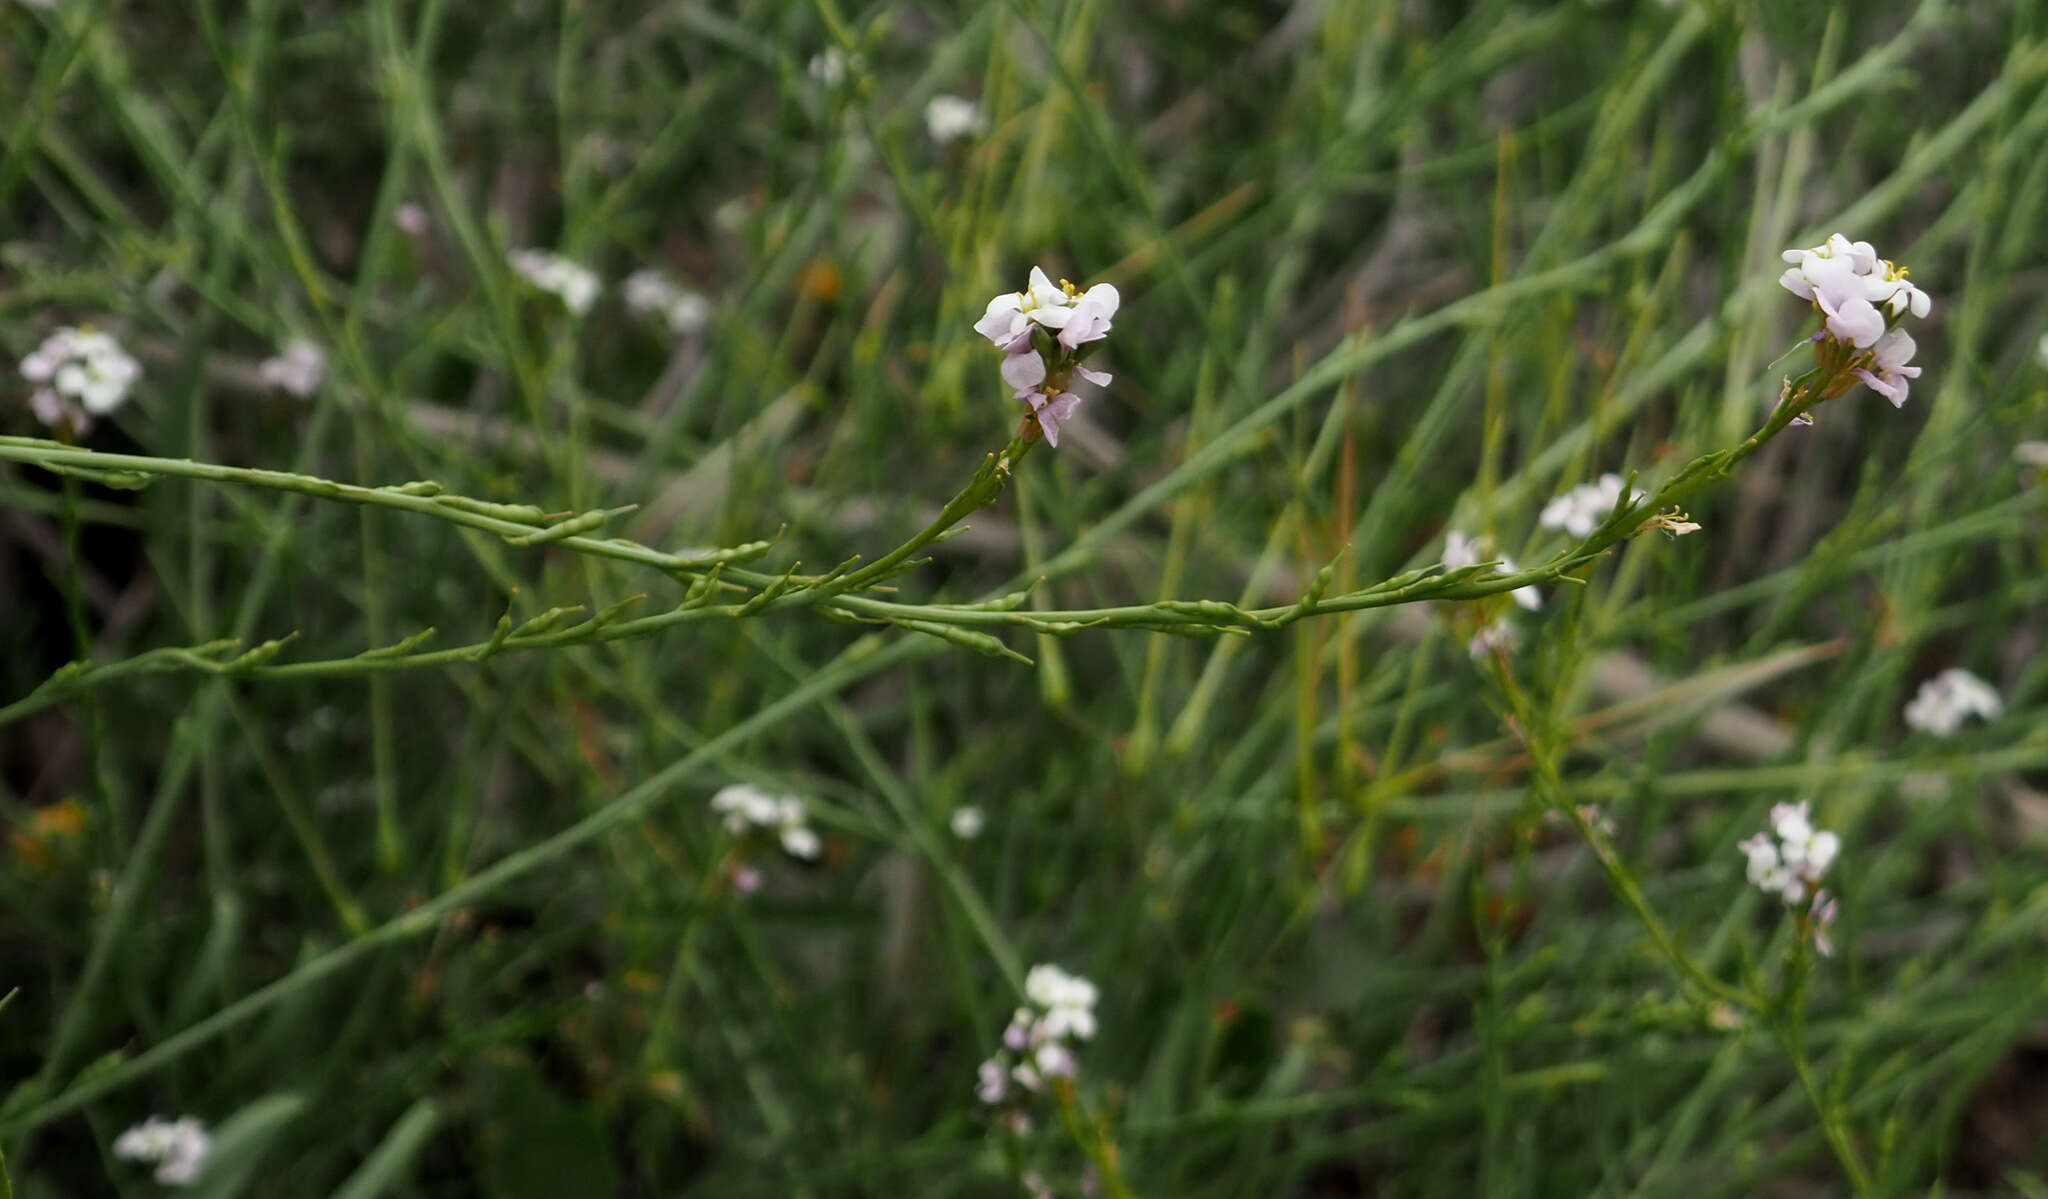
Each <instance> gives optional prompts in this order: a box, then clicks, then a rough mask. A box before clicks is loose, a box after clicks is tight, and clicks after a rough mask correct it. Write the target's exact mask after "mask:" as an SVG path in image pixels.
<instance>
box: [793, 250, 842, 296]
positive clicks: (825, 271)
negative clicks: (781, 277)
mask: <svg viewBox="0 0 2048 1199" xmlns="http://www.w3.org/2000/svg"><path fill="white" fill-rule="evenodd" d="M839 288H840V279H839V268H838V267H836V266H834V265H833V264H832V263H831V261H830V260H828V259H824V258H820V259H817V260H815V261H813V262H812V263H811V264H810V265H809V266H807V267H805V268H804V270H803V273H802V274H801V275H798V276H797V278H796V290H797V294H798V295H800V296H802V297H803V298H804V299H806V300H816V301H817V302H818V303H820V304H830V303H833V302H834V301H836V300H838V299H839Z"/></svg>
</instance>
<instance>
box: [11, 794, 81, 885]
mask: <svg viewBox="0 0 2048 1199" xmlns="http://www.w3.org/2000/svg"><path fill="white" fill-rule="evenodd" d="M84 832H85V808H84V806H83V805H81V804H80V803H79V802H78V801H77V800H75V799H63V800H59V801H57V802H56V803H53V804H50V805H49V806H47V807H42V808H37V809H36V810H35V812H34V813H32V814H31V815H30V816H29V818H28V819H27V820H25V821H23V822H22V823H21V826H20V827H19V828H16V829H15V830H14V831H13V832H11V833H9V834H8V836H7V844H8V846H9V847H10V848H12V849H13V850H14V856H15V857H18V858H20V859H21V860H22V861H23V862H26V863H27V864H28V865H30V866H33V867H34V868H36V869H37V870H48V869H50V868H51V867H52V866H54V865H56V863H57V855H58V854H59V853H61V852H63V851H64V849H65V848H66V843H68V842H74V841H76V840H78V838H79V836H80V835H81V834H83V833H84Z"/></svg>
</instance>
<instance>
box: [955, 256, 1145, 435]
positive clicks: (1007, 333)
mask: <svg viewBox="0 0 2048 1199" xmlns="http://www.w3.org/2000/svg"><path fill="white" fill-rule="evenodd" d="M1120 302H1121V297H1120V296H1118V295H1117V290H1116V288H1114V287H1112V286H1110V285H1109V284H1107V283H1098V284H1096V285H1095V286H1093V287H1091V288H1089V289H1088V290H1087V291H1085V292H1084V291H1080V290H1079V289H1077V288H1076V287H1075V286H1074V285H1073V284H1071V283H1069V282H1067V281H1066V280H1064V279H1062V280H1060V282H1059V284H1058V285H1057V286H1055V285H1054V284H1053V281H1052V280H1051V279H1048V278H1047V277H1046V274H1045V272H1044V271H1042V270H1040V269H1038V268H1037V267H1035V266H1034V267H1032V268H1031V281H1030V285H1029V286H1028V287H1026V288H1025V289H1024V290H1023V291H1016V292H1008V293H1006V294H1004V295H1000V296H997V297H996V298H995V299H993V300H990V301H989V302H988V309H987V311H985V312H983V313H982V315H981V319H980V320H978V321H976V322H974V331H975V332H976V333H979V334H981V335H982V336H983V337H986V338H988V340H989V343H990V344H992V345H994V346H995V347H996V348H997V349H999V350H1001V351H1002V352H1003V354H1004V358H1003V381H1004V382H1005V383H1008V384H1009V385H1010V389H1011V392H1012V394H1013V395H1014V396H1015V397H1016V398H1017V399H1019V400H1022V401H1023V402H1024V404H1025V406H1026V407H1028V408H1029V409H1030V410H1031V415H1032V417H1033V418H1035V423H1036V425H1037V427H1038V429H1039V430H1040V431H1041V432H1043V433H1044V434H1045V440H1046V441H1047V443H1049V444H1051V445H1054V446H1057V445H1059V443H1060V427H1061V426H1062V425H1064V424H1066V422H1067V421H1068V420H1070V419H1072V417H1073V415H1074V410H1075V409H1076V408H1079V407H1080V406H1081V397H1080V396H1077V395H1075V394H1074V393H1073V392H1071V391H1069V390H1068V386H1069V384H1070V383H1071V382H1072V380H1073V378H1074V377H1075V376H1077V375H1078V376H1079V377H1081V378H1083V379H1086V380H1087V381H1088V382H1090V383H1093V384H1095V385H1096V386H1097V387H1107V386H1109V382H1110V376H1109V375H1107V374H1105V373H1104V372H1102V371H1098V370H1090V369H1089V368H1088V367H1086V366H1083V365H1082V360H1083V359H1085V358H1087V357H1088V355H1090V354H1091V353H1093V352H1094V350H1095V346H1096V343H1097V342H1100V341H1101V340H1102V339H1103V338H1105V337H1107V336H1109V330H1110V327H1111V325H1110V322H1111V318H1113V317H1115V316H1116V310H1117V305H1118V304H1119V303H1120Z"/></svg>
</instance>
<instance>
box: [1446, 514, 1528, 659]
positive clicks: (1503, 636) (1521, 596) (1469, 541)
mask: <svg viewBox="0 0 2048 1199" xmlns="http://www.w3.org/2000/svg"><path fill="white" fill-rule="evenodd" d="M1497 560H1498V562H1499V565H1498V566H1496V567H1495V568H1494V570H1495V572H1496V573H1498V574H1504V575H1511V574H1513V573H1515V569H1516V568H1515V563H1514V560H1513V559H1511V558H1508V557H1506V556H1500V557H1498V558H1497ZM1483 561H1485V557H1484V556H1483V554H1482V546H1481V543H1480V542H1479V540H1478V539H1477V538H1473V537H1467V536H1466V535H1465V534H1463V533H1461V532H1459V531H1458V530H1456V529H1452V530H1451V531H1450V532H1448V533H1446V534H1444V558H1443V563H1444V569H1446V570H1458V569H1461V568H1463V567H1467V566H1477V565H1479V564H1480V563H1481V562H1483ZM1509 594H1511V595H1512V596H1513V597H1514V600H1515V603H1517V604H1519V605H1521V606H1522V607H1523V608H1525V609H1527V610H1529V611H1531V612H1535V611H1538V610H1540V609H1541V608H1542V607H1543V592H1541V591H1539V590H1538V589H1536V588H1535V587H1517V588H1515V589H1514V591H1512V592H1510V593H1509ZM1514 647H1515V626H1514V625H1513V624H1511V623H1510V622H1509V621H1508V618H1507V617H1506V616H1505V615H1503V616H1498V617H1496V618H1495V619H1493V620H1491V621H1489V622H1488V623H1487V624H1485V625H1484V626H1482V627H1481V628H1480V629H1479V631H1478V632H1476V633H1474V634H1473V635H1472V639H1471V640H1470V641H1468V642H1467V643H1466V649H1467V650H1469V651H1470V652H1471V654H1472V656H1473V657H1475V658H1483V657H1485V656H1486V655H1487V654H1490V653H1493V652H1495V651H1496V650H1498V651H1501V652H1503V653H1504V652H1506V651H1508V650H1512V649H1513V648H1514Z"/></svg>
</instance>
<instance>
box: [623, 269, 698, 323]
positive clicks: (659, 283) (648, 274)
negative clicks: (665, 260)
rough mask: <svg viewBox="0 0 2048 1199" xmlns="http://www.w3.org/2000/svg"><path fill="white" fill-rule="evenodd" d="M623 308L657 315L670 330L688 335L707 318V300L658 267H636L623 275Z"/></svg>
mask: <svg viewBox="0 0 2048 1199" xmlns="http://www.w3.org/2000/svg"><path fill="white" fill-rule="evenodd" d="M625 296H626V309H627V311H629V312H632V313H633V314H635V315H636V316H652V317H658V318H660V319H661V320H663V321H666V322H668V327H669V330H670V332H672V333H674V334H675V335H676V336H678V337H688V336H690V335H691V334H693V333H697V332H700V331H701V330H702V329H703V328H704V326H705V324H707V323H708V322H709V321H710V320H711V301H709V300H707V299H705V298H704V297H703V296H700V295H698V294H697V293H696V292H694V291H689V290H687V289H685V288H682V287H678V286H677V285H676V284H674V283H672V282H670V281H669V280H668V279H667V278H666V277H664V276H663V275H662V274H661V273H660V272H659V271H652V270H639V271H634V272H633V273H632V274H631V275H628V276H627V277H626V288H625Z"/></svg>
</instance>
